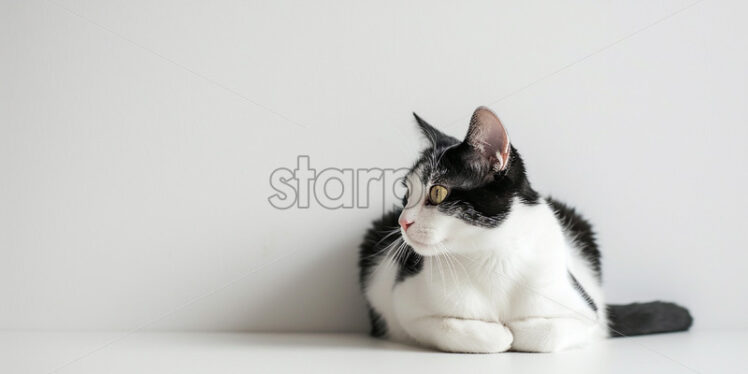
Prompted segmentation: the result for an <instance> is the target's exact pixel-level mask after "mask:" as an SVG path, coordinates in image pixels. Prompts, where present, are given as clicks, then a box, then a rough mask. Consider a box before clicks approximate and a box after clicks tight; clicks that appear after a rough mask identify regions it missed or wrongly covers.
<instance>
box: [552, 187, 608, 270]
mask: <svg viewBox="0 0 748 374" xmlns="http://www.w3.org/2000/svg"><path fill="white" fill-rule="evenodd" d="M545 200H546V201H547V202H548V206H550V207H551V210H553V213H554V214H555V215H556V218H557V219H558V221H559V223H560V225H561V226H562V228H563V230H564V233H565V234H566V235H567V236H568V237H569V238H571V239H573V241H574V243H575V246H576V247H577V248H578V250H579V252H580V254H581V255H582V257H584V259H585V260H587V262H588V263H589V265H590V267H591V268H592V270H593V271H594V273H595V274H596V276H597V278H598V279H599V278H600V250H599V248H598V246H597V241H596V240H595V232H594V230H593V229H592V224H591V223H590V222H589V221H588V220H587V219H586V218H584V217H583V216H582V215H581V214H579V212H577V210H576V209H574V208H572V207H571V206H569V205H567V204H566V203H563V202H561V201H559V200H556V199H554V198H552V197H550V196H548V197H546V198H545Z"/></svg>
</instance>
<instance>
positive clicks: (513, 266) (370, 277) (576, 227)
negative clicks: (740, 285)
mask: <svg viewBox="0 0 748 374" xmlns="http://www.w3.org/2000/svg"><path fill="white" fill-rule="evenodd" d="M413 115H414V116H415V118H416V122H417V124H418V126H419V128H420V130H421V132H422V133H423V134H424V135H425V136H426V138H427V139H428V141H429V147H428V148H427V149H426V150H424V151H423V152H422V154H421V156H420V158H419V159H418V160H417V161H416V163H415V164H414V166H413V167H412V168H411V169H410V171H409V173H408V174H407V176H406V178H405V179H404V181H403V184H404V186H405V187H406V188H407V193H406V195H405V197H404V199H403V204H402V205H403V207H402V208H399V209H396V210H394V211H391V212H389V213H387V214H385V215H384V216H383V217H382V218H381V219H379V220H377V221H376V222H374V225H373V227H372V228H371V229H369V230H368V232H367V233H366V236H365V238H364V242H363V244H362V245H361V250H360V257H359V268H360V274H359V278H360V279H359V281H360V284H361V288H362V292H363V294H364V297H365V299H366V302H367V306H368V308H369V317H370V322H371V335H373V336H376V337H383V338H387V339H390V340H393V341H398V342H403V343H408V344H416V345H421V346H425V347H430V348H433V349H437V350H442V351H447V352H469V353H493V352H504V351H507V350H512V351H522V352H555V351H560V350H565V349H569V348H575V347H583V346H586V345H589V344H592V343H594V342H595V341H598V340H600V339H603V338H606V337H615V336H630V335H642V334H650V333H658V332H669V331H684V330H688V329H689V328H690V326H691V324H692V321H693V319H692V317H691V315H690V313H689V311H688V310H687V309H685V308H683V307H681V306H679V305H676V304H673V303H666V302H660V301H655V302H649V303H641V304H639V303H633V304H626V305H606V304H605V300H604V295H603V291H602V288H601V284H600V281H601V272H600V252H599V250H598V247H597V244H596V243H595V234H594V233H593V231H592V227H591V225H590V223H589V222H588V221H587V220H585V219H584V218H583V217H582V216H580V215H579V214H578V213H577V212H576V211H575V210H574V209H572V208H570V207H569V206H567V205H565V204H563V203H561V202H559V201H557V200H555V199H553V198H550V197H543V196H541V195H540V194H538V192H536V191H535V190H534V189H533V188H532V186H531V185H530V182H529V181H528V178H527V176H526V172H525V166H524V163H523V161H522V158H521V157H520V154H519V153H518V152H517V149H516V148H515V147H514V146H513V145H512V144H510V142H509V136H508V134H507V131H506V129H505V128H504V126H503V125H502V123H501V121H500V120H499V118H498V117H497V116H496V115H495V114H494V113H493V112H492V111H491V110H489V109H488V108H485V107H479V108H478V109H476V110H475V112H474V113H473V116H472V118H471V120H470V125H469V130H468V132H467V135H466V137H465V139H464V140H463V141H459V140H458V139H456V138H454V137H451V136H448V135H445V134H444V133H442V132H441V131H439V130H437V129H436V128H434V127H433V126H431V125H430V124H428V123H427V122H426V121H424V120H423V119H421V118H420V117H419V116H418V115H416V114H415V113H413Z"/></svg>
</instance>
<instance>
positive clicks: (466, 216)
mask: <svg viewBox="0 0 748 374" xmlns="http://www.w3.org/2000/svg"><path fill="white" fill-rule="evenodd" d="M441 144H445V145H444V146H443V147H440V148H436V149H434V148H430V149H427V150H426V151H425V152H424V153H423V154H422V156H421V158H420V159H419V160H418V162H417V163H416V165H415V166H414V169H416V168H420V169H421V172H422V175H421V182H422V183H423V184H424V185H426V187H427V188H428V187H429V186H428V183H429V182H431V183H433V184H440V185H443V186H445V187H447V188H448V189H449V194H448V195H447V198H446V199H445V200H444V202H442V203H441V204H439V205H438V206H437V208H438V209H439V211H440V212H442V213H444V214H447V215H451V216H454V217H457V218H459V219H461V220H463V221H465V222H467V223H469V224H472V225H476V226H482V227H488V228H493V227H497V226H498V225H499V224H501V222H502V221H503V220H504V219H505V218H506V217H507V216H508V215H509V212H510V210H511V206H512V203H513V200H514V199H515V198H519V199H520V201H521V202H523V203H524V204H528V205H532V204H537V203H538V200H539V195H538V193H537V192H536V191H535V190H533V189H532V187H531V186H530V182H529V181H528V179H527V176H526V173H525V166H524V162H523V161H522V157H521V156H520V154H519V152H518V151H517V150H516V149H515V148H514V147H511V150H510V155H509V162H508V164H509V167H508V168H507V169H506V170H503V171H501V172H495V171H492V170H488V169H485V167H484V165H481V164H477V163H475V162H474V161H473V160H472V158H473V157H474V154H473V153H472V152H471V150H470V149H469V147H468V146H467V145H465V144H464V143H457V142H456V140H455V142H453V143H448V142H442V143H441Z"/></svg>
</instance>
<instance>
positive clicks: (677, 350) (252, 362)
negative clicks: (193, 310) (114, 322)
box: [0, 330, 748, 374]
mask: <svg viewBox="0 0 748 374" xmlns="http://www.w3.org/2000/svg"><path fill="white" fill-rule="evenodd" d="M747 342H748V332H746V331H744V330H743V331H697V332H690V333H677V334H666V335H656V336H648V337H638V338H625V339H611V340H607V341H604V342H603V343H601V344H600V345H599V346H595V347H591V348H585V349H578V350H572V351H566V352H561V353H554V354H530V353H511V352H510V353H502V354H494V355H480V354H449V353H439V352H432V351H427V350H422V349H418V348H412V347H408V346H403V345H398V344H393V343H388V342H385V341H381V340H376V339H372V338H369V337H367V336H364V335H351V334H337V335H335V334H319V335H314V334H306V335H302V334H236V333H223V334H219V333H141V334H134V335H123V334H116V333H24V332H5V333H0V372H3V373H15V374H25V373H50V372H56V373H79V374H84V373H92V374H94V373H95V374H98V373H159V374H162V373H180V374H182V373H277V372H303V373H323V372H338V373H351V372H371V373H392V372H410V373H412V372H418V373H464V372H470V373H473V372H477V373H543V374H546V373H575V374H583V373H596V374H597V373H622V374H630V373H659V374H667V373H693V372H699V373H720V374H722V373H745V372H746V370H748V359H747V358H746V355H745V352H746V349H748V343H747ZM107 343H110V344H108V345H106V346H104V345H105V344H107ZM102 346H103V347H102Z"/></svg>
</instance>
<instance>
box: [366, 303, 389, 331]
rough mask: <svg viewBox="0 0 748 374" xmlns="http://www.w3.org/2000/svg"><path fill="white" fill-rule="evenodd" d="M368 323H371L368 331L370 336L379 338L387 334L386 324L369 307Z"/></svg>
mask: <svg viewBox="0 0 748 374" xmlns="http://www.w3.org/2000/svg"><path fill="white" fill-rule="evenodd" d="M369 321H370V322H371V330H370V331H369V334H370V335H371V336H374V337H377V338H381V337H383V336H385V335H386V334H387V322H386V321H385V320H384V318H382V316H381V315H379V313H377V311H376V310H374V308H372V307H371V306H369Z"/></svg>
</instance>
